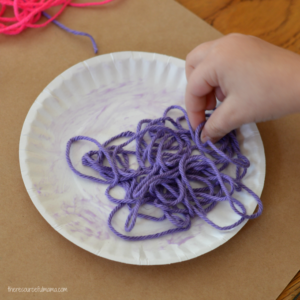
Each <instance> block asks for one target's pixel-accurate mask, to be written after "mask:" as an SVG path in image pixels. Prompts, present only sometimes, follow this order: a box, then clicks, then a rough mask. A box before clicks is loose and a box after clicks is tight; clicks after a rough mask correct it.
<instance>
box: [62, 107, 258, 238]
mask: <svg viewBox="0 0 300 300" xmlns="http://www.w3.org/2000/svg"><path fill="white" fill-rule="evenodd" d="M171 109H179V110H181V111H182V112H183V114H184V116H181V117H179V118H177V119H176V120H173V119H172V118H170V117H168V116H167V113H168V112H169V111H170V110H171ZM206 116H207V117H209V116H210V115H206ZM184 119H185V120H186V122H187V124H188V127H189V130H187V129H184V128H183V127H182V125H181V121H183V120H184ZM166 122H169V123H171V124H172V125H173V127H174V128H175V129H171V128H170V127H167V126H166ZM204 124H205V122H203V123H202V124H200V125H199V126H198V128H197V129H196V131H195V132H194V131H193V129H192V127H191V124H190V122H189V119H188V116H187V113H186V111H185V110H184V109H183V108H182V107H180V106H170V107H168V108H167V109H166V111H165V112H164V114H163V117H162V118H159V119H155V120H149V119H145V120H141V121H140V122H139V123H138V125H137V130H136V133H134V132H131V131H126V132H122V133H120V134H118V135H116V136H115V137H112V138H111V139H109V140H108V141H106V142H105V143H104V144H100V143H99V142H98V141H96V140H95V139H93V138H90V137H86V136H76V137H73V138H71V139H70V140H69V142H68V143H67V147H66V159H67V162H68V165H69V167H70V168H71V170H72V171H73V172H74V173H75V174H77V175H78V176H80V177H82V178H85V179H89V180H92V181H94V182H97V183H100V184H107V185H108V188H107V189H106V192H105V195H106V196H107V198H108V199H109V200H110V201H111V202H113V203H115V204H117V206H116V207H115V208H114V209H113V210H112V212H111V213H110V215H109V217H108V226H109V228H110V229H111V230H112V231H113V232H114V233H115V234H116V235H117V236H119V237H121V238H123V239H125V240H129V241H140V240H147V239H152V238H158V237H161V236H164V235H166V234H170V233H175V232H180V231H185V230H188V229H189V228H190V227H191V220H192V219H193V218H195V217H199V218H200V219H202V220H204V221H205V222H207V223H208V224H209V225H211V226H212V227H214V228H216V229H218V230H230V229H232V228H235V227H236V226H238V225H239V224H241V223H242V222H243V221H244V220H246V219H254V218H256V217H258V216H260V215H261V213H262V210H263V205H262V202H261V200H260V199H259V197H258V196H257V195H256V194H255V193H254V192H253V191H251V190H250V189H249V188H248V187H246V186H245V185H244V184H242V182H241V181H242V179H243V177H244V176H245V175H246V173H247V169H248V168H249V166H250V162H249V160H248V159H247V158H246V157H245V156H243V155H242V154H241V151H240V147H239V144H238V141H237V139H236V133H235V131H232V132H230V133H229V134H227V135H226V136H225V137H223V138H222V139H221V140H220V141H219V142H218V143H217V144H216V145H214V144H213V143H211V142H210V141H208V142H206V143H202V142H201V139H200V134H201V130H202V128H203V126H204ZM142 127H143V128H142ZM146 135H148V136H149V137H150V138H151V141H150V142H148V143H147V142H146V139H145V136H146ZM124 137H126V138H128V140H127V141H126V142H124V143H123V144H121V145H117V146H116V145H110V146H109V144H110V143H111V142H113V141H116V140H117V139H119V138H124ZM80 140H86V141H90V142H93V143H94V144H96V145H97V147H98V148H99V149H98V150H96V151H89V152H88V153H86V154H85V155H84V156H83V157H82V164H83V165H84V166H87V167H91V168H92V169H94V170H96V171H97V172H98V173H99V175H100V176H101V177H102V179H100V178H97V177H93V176H89V175H85V174H82V173H80V172H79V171H77V170H76V169H75V168H74V166H73V164H72V162H71V160H70V148H71V145H72V143H74V142H76V141H80ZM131 142H135V143H136V150H135V151H129V150H125V149H124V147H125V146H127V145H129V144H130V143H131ZM195 150H196V151H195ZM193 151H194V154H192V152H193ZM195 152H197V153H195ZM129 156H135V158H136V160H137V162H138V165H139V166H138V168H137V169H135V170H134V169H131V168H130V165H129ZM105 162H108V163H109V165H110V167H108V166H106V163H105ZM229 165H234V166H235V168H236V172H235V173H236V174H235V177H231V176H229V175H227V174H224V173H222V171H224V170H225V169H226V168H227V167H228V166H229ZM191 182H197V183H201V184H202V186H203V187H199V188H192V186H191ZM226 185H227V187H226ZM115 186H120V187H122V188H123V189H124V190H125V192H126V194H125V196H124V198H123V199H121V200H119V199H115V198H114V197H112V196H111V195H110V193H109V192H110V190H111V189H112V188H114V187H115ZM242 190H245V191H246V192H248V193H249V194H250V195H251V196H252V197H253V198H254V199H255V200H256V202H257V204H258V210H257V212H256V213H254V214H252V215H248V214H247V212H246V208H245V206H244V205H243V204H242V203H241V202H240V201H239V200H237V199H235V198H233V196H232V195H233V193H234V192H235V191H236V192H241V191H242ZM222 201H228V203H229V204H230V207H231V208H232V210H233V211H234V212H235V213H236V214H237V215H238V216H239V217H240V218H239V220H238V221H237V222H235V223H234V224H231V225H229V226H224V227H221V226H219V225H217V224H215V223H214V222H213V221H211V220H210V219H209V218H208V217H207V214H208V212H210V211H211V210H212V209H213V208H214V207H215V206H216V205H217V204H218V203H219V202H222ZM145 204H148V205H152V206H154V207H156V208H159V209H160V210H161V211H162V216H161V217H153V216H150V215H146V214H142V213H139V209H140V207H142V206H143V205H145ZM124 206H127V207H128V209H129V214H128V217H127V220H126V222H125V231H126V232H130V231H131V230H132V229H133V227H134V226H135V223H136V220H137V218H143V219H147V220H151V221H155V222H160V221H163V220H166V219H168V220H169V221H170V222H171V223H172V224H173V225H174V226H175V228H172V229H169V230H166V231H163V232H160V233H155V234H150V235H145V236H127V235H123V234H122V233H120V232H118V231H117V230H116V229H115V228H114V227H113V226H112V219H113V217H114V215H115V214H116V213H117V212H118V211H119V210H120V209H122V208H123V207H124Z"/></svg>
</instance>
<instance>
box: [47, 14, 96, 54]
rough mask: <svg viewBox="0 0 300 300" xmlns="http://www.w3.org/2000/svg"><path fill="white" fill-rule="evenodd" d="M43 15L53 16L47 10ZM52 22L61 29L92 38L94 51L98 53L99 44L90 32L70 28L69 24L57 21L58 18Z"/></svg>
mask: <svg viewBox="0 0 300 300" xmlns="http://www.w3.org/2000/svg"><path fill="white" fill-rule="evenodd" d="M43 15H44V16H45V17H46V18H48V19H50V18H51V16H50V15H48V14H47V13H46V12H44V11H43ZM52 23H54V24H55V25H57V26H58V27H60V28H61V29H63V30H65V31H67V32H69V33H73V34H75V35H83V36H87V37H88V38H90V39H91V41H92V44H93V48H94V52H95V54H97V52H98V47H97V44H96V42H95V40H94V38H93V37H92V36H91V35H90V34H88V33H85V32H81V31H76V30H73V29H70V28H68V27H67V26H65V25H63V24H61V23H60V22H58V21H56V20H52Z"/></svg>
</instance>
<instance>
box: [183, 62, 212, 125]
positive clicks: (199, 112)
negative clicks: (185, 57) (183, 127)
mask: <svg viewBox="0 0 300 300" xmlns="http://www.w3.org/2000/svg"><path fill="white" fill-rule="evenodd" d="M209 79H210V75H209V73H208V70H207V66H205V64H200V65H198V66H197V67H196V69H194V70H193V72H192V73H191V74H190V77H189V79H188V83H187V87H186V93H185V105H186V109H187V114H188V117H189V120H190V122H191V125H192V127H193V129H194V130H195V129H196V128H197V127H198V125H199V124H200V123H202V122H203V121H205V109H206V106H207V98H206V96H207V95H208V94H209V93H211V92H212V91H213V90H214V86H213V85H212V84H211V82H209V81H211V80H209Z"/></svg>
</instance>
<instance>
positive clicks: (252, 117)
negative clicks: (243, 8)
mask: <svg viewBox="0 0 300 300" xmlns="http://www.w3.org/2000/svg"><path fill="white" fill-rule="evenodd" d="M186 76H187V81H188V84H187V90H186V98H185V102H186V108H187V113H188V115H189V118H190V121H191V124H192V126H193V128H194V129H195V128H196V127H197V126H198V125H199V124H200V123H201V122H203V121H204V120H205V115H204V112H205V110H207V109H208V110H209V109H213V108H214V107H215V105H216V99H215V96H216V97H217V98H218V99H219V100H220V101H223V103H222V104H221V105H220V106H219V107H218V108H217V109H216V110H215V111H214V113H213V114H212V116H211V117H210V118H209V120H208V121H207V123H206V124H205V127H204V129H203V131H202V136H201V138H202V141H206V140H208V139H210V140H211V141H212V142H216V141H217V140H219V139H220V138H222V137H223V136H224V135H225V134H227V133H228V132H230V131H231V130H233V129H235V128H238V127H240V126H241V125H242V124H245V123H251V122H260V121H266V120H270V119H274V118H278V117H280V116H283V115H285V114H289V113H295V112H299V111H300V58H299V55H297V54H295V53H293V52H290V51H288V50H284V49H282V48H279V47H277V46H274V45H272V44H269V43H267V42H264V41H263V40H261V39H259V38H256V37H252V36H245V35H241V34H230V35H228V36H225V37H222V38H220V39H218V40H215V41H211V42H207V43H203V44H201V45H199V46H198V47H196V48H195V49H194V50H193V51H192V52H191V53H189V55H188V56H187V59H186Z"/></svg>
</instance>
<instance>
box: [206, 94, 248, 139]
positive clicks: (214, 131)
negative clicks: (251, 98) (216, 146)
mask: <svg viewBox="0 0 300 300" xmlns="http://www.w3.org/2000/svg"><path fill="white" fill-rule="evenodd" d="M244 123H245V118H244V117H243V115H242V114H241V112H240V109H239V108H238V105H237V103H236V101H234V99H230V97H227V98H226V99H225V100H224V102H222V104H220V105H219V106H218V107H217V109H216V110H215V111H214V112H213V113H212V115H211V116H210V117H209V119H208V120H207V122H206V123H205V126H204V128H203V130H202V133H201V141H202V142H203V143H204V142H206V141H208V140H210V141H211V142H212V143H216V142H217V141H218V140H220V139H221V138H222V137H223V136H225V135H226V134H227V133H229V132H230V131H232V130H233V129H236V128H238V127H240V126H241V125H242V124H244Z"/></svg>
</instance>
